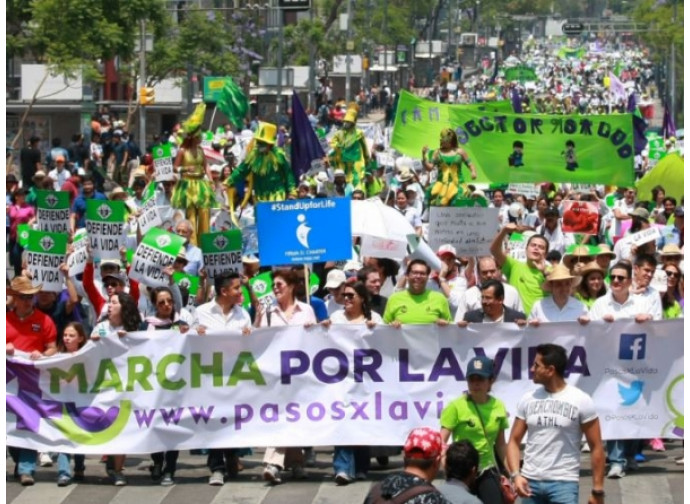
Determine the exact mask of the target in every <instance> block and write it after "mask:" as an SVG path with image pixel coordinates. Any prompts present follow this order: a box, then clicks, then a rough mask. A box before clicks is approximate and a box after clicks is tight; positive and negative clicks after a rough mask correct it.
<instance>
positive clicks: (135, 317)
mask: <svg viewBox="0 0 690 504" xmlns="http://www.w3.org/2000/svg"><path fill="white" fill-rule="evenodd" d="M139 329H141V315H139V310H138V309H137V303H136V301H134V298H133V297H132V296H130V295H129V294H126V293H124V292H116V293H114V294H112V295H111V296H110V298H109V299H108V313H107V317H106V318H105V320H102V321H101V322H99V323H98V324H96V327H94V329H93V332H92V333H91V339H92V340H94V341H98V340H100V339H101V338H105V337H112V335H113V334H117V336H120V337H122V336H124V335H125V334H126V333H127V332H129V331H138V330H139ZM124 467H125V455H110V456H108V460H107V462H106V471H107V472H108V474H109V475H110V476H111V477H112V478H113V483H114V484H115V486H125V485H126V484H127V478H125V475H124V474H123V473H122V470H123V469H124Z"/></svg>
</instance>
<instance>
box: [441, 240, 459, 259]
mask: <svg viewBox="0 0 690 504" xmlns="http://www.w3.org/2000/svg"><path fill="white" fill-rule="evenodd" d="M444 254H453V257H457V256H458V252H457V250H455V247H453V246H452V245H451V244H450V243H446V244H445V245H441V246H440V247H439V248H438V252H436V255H437V256H439V257H441V256H442V255H444Z"/></svg>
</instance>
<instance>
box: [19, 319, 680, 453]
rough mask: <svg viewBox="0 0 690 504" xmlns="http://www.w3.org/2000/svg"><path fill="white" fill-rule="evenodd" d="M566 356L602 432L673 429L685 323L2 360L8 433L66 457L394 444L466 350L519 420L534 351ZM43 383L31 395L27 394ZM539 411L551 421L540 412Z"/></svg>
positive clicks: (457, 371)
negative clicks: (491, 371) (478, 359)
mask: <svg viewBox="0 0 690 504" xmlns="http://www.w3.org/2000/svg"><path fill="white" fill-rule="evenodd" d="M541 343H556V344H559V345H562V346H563V347H565V348H566V350H567V353H568V367H567V373H568V377H567V381H568V383H569V384H571V385H576V386H578V387H579V388H581V389H583V390H584V391H586V392H587V393H589V394H590V395H592V397H593V398H594V402H595V404H596V408H597V412H598V414H599V418H600V419H601V422H602V429H603V435H604V438H608V439H627V438H630V439H645V438H655V437H661V438H678V437H681V438H682V437H683V430H682V429H683V422H684V418H683V406H684V403H683V361H684V358H683V321H682V320H669V321H661V322H654V323H645V324H637V323H634V322H632V321H626V322H616V323H610V324H609V323H605V322H596V323H595V322H592V323H590V324H589V325H587V326H580V325H579V324H577V323H554V324H543V325H542V326H540V327H538V328H534V327H527V328H522V329H521V328H518V327H517V326H516V325H514V324H471V325H470V326H469V328H467V329H460V328H458V327H457V326H449V327H445V328H444V327H438V326H435V325H425V326H406V327H404V328H403V329H393V328H390V327H386V326H381V327H377V328H375V329H374V330H368V329H366V328H365V327H364V326H359V325H344V326H343V325H340V326H332V327H331V328H330V329H328V330H327V329H325V328H323V327H321V326H314V327H312V328H310V329H304V328H302V327H286V328H267V329H259V330H254V331H253V332H252V334H251V336H243V335H241V334H240V333H239V332H212V333H209V334H207V335H206V336H195V335H190V334H187V335H180V334H179V333H177V332H168V331H155V332H145V333H144V332H142V333H131V334H129V335H128V336H126V337H124V338H118V337H117V336H115V335H109V336H107V337H105V338H103V339H102V340H100V341H98V342H89V343H87V345H86V346H85V347H84V348H83V349H81V350H80V351H79V352H77V353H76V354H61V355H56V356H53V357H48V358H45V359H41V360H39V361H31V360H29V359H28V358H22V357H19V356H18V357H14V358H8V359H7V386H6V388H7V444H8V445H9V446H20V447H26V448H34V449H38V450H45V451H47V450H52V451H57V452H72V453H75V452H76V453H94V454H102V453H151V452H156V451H161V450H166V449H173V448H174V449H181V450H186V449H192V448H202V447H203V448H221V447H227V446H233V447H238V448H239V447H247V446H275V445H280V446H323V445H326V446H330V445H334V444H338V445H400V444H401V443H402V442H403V440H404V439H405V436H406V435H407V433H408V432H409V430H410V429H411V428H413V427H416V426H420V425H428V426H438V425H439V420H438V419H439V416H440V413H441V411H442V409H443V407H444V406H445V405H447V404H448V403H450V402H451V401H453V400H454V399H455V398H457V397H458V396H460V395H461V394H462V393H463V391H465V390H466V388H467V384H466V382H465V371H466V368H467V363H468V362H469V360H470V359H472V358H473V357H474V356H475V355H487V356H489V357H491V358H494V359H495V361H496V369H497V370H498V371H497V372H498V378H497V380H496V383H495V385H494V386H493V390H492V393H493V394H495V395H496V397H498V398H500V399H502V400H503V401H504V402H505V403H506V407H507V410H508V412H509V413H510V415H511V416H512V417H514V415H515V410H516V404H517V402H518V400H519V399H520V398H521V396H522V395H523V394H524V393H526V392H528V391H529V390H532V389H533V388H535V387H538V385H535V384H534V383H533V382H532V380H531V375H530V372H529V368H530V366H531V364H532V362H533V361H534V357H535V354H536V346H537V345H539V344H541ZM35 391H39V392H37V393H36V392H35ZM545 421H549V418H546V419H545Z"/></svg>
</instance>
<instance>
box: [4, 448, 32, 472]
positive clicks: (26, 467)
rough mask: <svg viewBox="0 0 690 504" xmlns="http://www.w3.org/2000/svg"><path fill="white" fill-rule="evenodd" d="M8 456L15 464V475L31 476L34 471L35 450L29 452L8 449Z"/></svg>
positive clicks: (24, 449)
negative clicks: (10, 456)
mask: <svg viewBox="0 0 690 504" xmlns="http://www.w3.org/2000/svg"><path fill="white" fill-rule="evenodd" d="M10 455H12V459H13V460H14V461H15V462H16V463H17V473H18V474H19V475H20V476H21V475H22V474H28V475H32V474H33V473H34V471H35V470H36V457H37V456H38V452H37V451H36V450H29V449H27V448H15V447H11V448H10Z"/></svg>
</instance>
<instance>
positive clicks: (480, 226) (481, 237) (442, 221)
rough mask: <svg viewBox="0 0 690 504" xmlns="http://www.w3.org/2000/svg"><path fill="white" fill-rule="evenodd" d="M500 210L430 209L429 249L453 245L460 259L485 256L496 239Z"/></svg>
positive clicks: (471, 208) (433, 207)
mask: <svg viewBox="0 0 690 504" xmlns="http://www.w3.org/2000/svg"><path fill="white" fill-rule="evenodd" d="M497 226H498V209H497V208H480V207H469V208H461V207H435V206H432V207H430V210H429V246H430V247H431V248H432V249H434V250H438V248H439V247H440V246H441V245H444V244H446V243H450V244H451V245H453V246H454V247H455V250H456V251H457V253H458V255H459V256H483V255H487V254H489V247H490V246H491V242H492V241H493V239H494V237H495V236H496V227H497Z"/></svg>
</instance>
